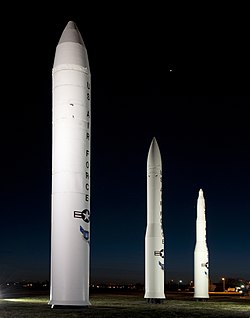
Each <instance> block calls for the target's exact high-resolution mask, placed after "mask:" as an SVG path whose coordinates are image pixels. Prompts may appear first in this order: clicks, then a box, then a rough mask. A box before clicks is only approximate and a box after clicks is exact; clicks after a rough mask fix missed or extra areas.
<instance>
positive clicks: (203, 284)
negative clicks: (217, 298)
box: [194, 189, 209, 299]
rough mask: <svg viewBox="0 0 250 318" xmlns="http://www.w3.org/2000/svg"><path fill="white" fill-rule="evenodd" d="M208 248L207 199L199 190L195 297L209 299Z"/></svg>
mask: <svg viewBox="0 0 250 318" xmlns="http://www.w3.org/2000/svg"><path fill="white" fill-rule="evenodd" d="M208 264H209V262H208V248H207V242H206V215H205V199H204V196H203V191H202V189H200V190H199V196H198V200H197V218H196V244H195V249H194V297H195V298H200V299H205V298H209V271H208Z"/></svg>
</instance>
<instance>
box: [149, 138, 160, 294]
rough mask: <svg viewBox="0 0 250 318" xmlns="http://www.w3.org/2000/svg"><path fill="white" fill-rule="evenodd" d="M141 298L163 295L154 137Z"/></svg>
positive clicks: (151, 153)
mask: <svg viewBox="0 0 250 318" xmlns="http://www.w3.org/2000/svg"><path fill="white" fill-rule="evenodd" d="M144 298H148V299H164V298H165V294H164V234H163V227H162V162H161V154H160V150H159V147H158V144H157V141H156V139H155V138H153V140H152V142H151V145H150V149H149V152H148V158H147V228H146V235H145V294H144Z"/></svg>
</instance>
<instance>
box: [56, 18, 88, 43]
mask: <svg viewBox="0 0 250 318" xmlns="http://www.w3.org/2000/svg"><path fill="white" fill-rule="evenodd" d="M64 42H74V43H79V44H81V45H84V42H83V39H82V36H81V34H80V32H79V31H78V28H77V26H76V24H75V22H73V21H69V22H68V24H67V25H66V27H65V29H64V30H63V33H62V35H61V38H60V40H59V43H58V44H61V43H64Z"/></svg>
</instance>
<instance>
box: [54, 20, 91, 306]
mask: <svg viewBox="0 0 250 318" xmlns="http://www.w3.org/2000/svg"><path fill="white" fill-rule="evenodd" d="M52 82H53V83H52V97H53V101H52V104H53V105H52V106H53V110H52V117H53V119H52V197H51V277H50V301H49V304H51V305H52V308H53V307H54V306H87V305H89V304H90V303H89V254H90V246H89V241H90V122H91V116H90V69H89V62H88V56H87V51H86V48H85V45H84V42H83V40H82V37H81V34H80V32H79V31H78V28H77V26H76V24H75V23H74V22H73V21H69V22H68V24H67V25H66V27H65V29H64V31H63V33H62V35H61V38H60V40H59V43H58V45H57V47H56V53H55V58H54V65H53V70H52Z"/></svg>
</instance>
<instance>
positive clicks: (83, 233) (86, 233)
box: [80, 225, 89, 240]
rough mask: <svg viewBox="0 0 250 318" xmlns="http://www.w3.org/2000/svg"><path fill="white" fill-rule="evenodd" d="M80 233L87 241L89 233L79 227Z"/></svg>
mask: <svg viewBox="0 0 250 318" xmlns="http://www.w3.org/2000/svg"><path fill="white" fill-rule="evenodd" d="M80 232H81V233H82V236H83V237H84V238H85V240H88V239H89V231H86V230H84V228H83V227H82V226H81V225H80Z"/></svg>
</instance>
